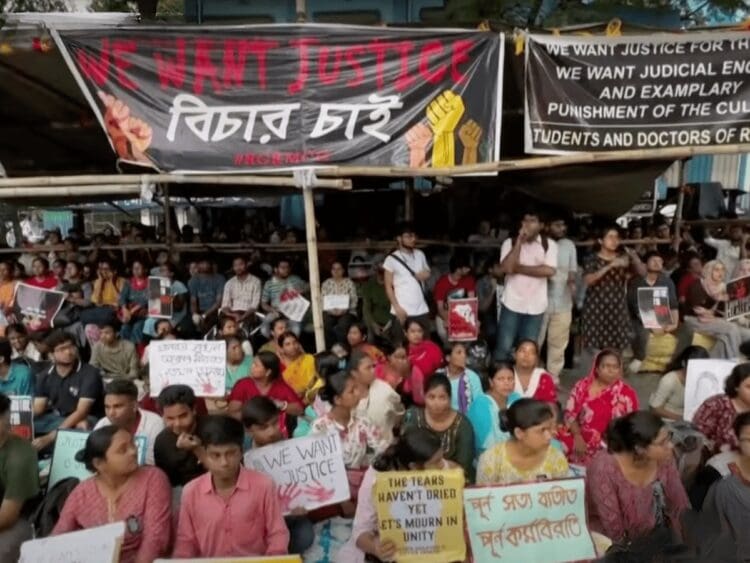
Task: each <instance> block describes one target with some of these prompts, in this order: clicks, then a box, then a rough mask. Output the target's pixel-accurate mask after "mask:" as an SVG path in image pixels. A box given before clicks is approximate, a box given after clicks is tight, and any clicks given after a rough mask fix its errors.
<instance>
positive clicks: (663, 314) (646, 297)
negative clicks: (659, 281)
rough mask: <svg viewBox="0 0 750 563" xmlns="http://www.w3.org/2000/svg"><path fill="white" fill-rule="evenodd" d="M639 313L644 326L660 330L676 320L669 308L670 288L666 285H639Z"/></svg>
mask: <svg viewBox="0 0 750 563" xmlns="http://www.w3.org/2000/svg"><path fill="white" fill-rule="evenodd" d="M638 313H639V314H640V316H641V322H642V323H643V327H644V328H647V329H649V330H659V329H665V328H667V327H668V326H670V325H671V324H672V323H673V322H674V320H673V319H672V310H671V309H670V308H669V290H668V289H667V288H666V287H639V288H638Z"/></svg>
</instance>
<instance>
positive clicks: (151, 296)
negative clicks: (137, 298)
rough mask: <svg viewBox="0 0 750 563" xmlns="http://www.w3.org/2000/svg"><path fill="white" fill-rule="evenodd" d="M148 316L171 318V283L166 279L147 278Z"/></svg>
mask: <svg viewBox="0 0 750 563" xmlns="http://www.w3.org/2000/svg"><path fill="white" fill-rule="evenodd" d="M148 316H149V317H151V318H154V319H171V318H172V282H171V281H169V279H168V278H158V277H150V278H148Z"/></svg>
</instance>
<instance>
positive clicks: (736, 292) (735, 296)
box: [726, 276, 750, 321]
mask: <svg viewBox="0 0 750 563" xmlns="http://www.w3.org/2000/svg"><path fill="white" fill-rule="evenodd" d="M727 295H728V296H729V301H727V310H726V317H727V320H728V321H731V320H734V319H739V318H741V317H744V316H745V315H748V314H750V276H745V277H744V278H737V279H734V280H732V281H730V282H728V283H727Z"/></svg>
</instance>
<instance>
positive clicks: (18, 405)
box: [8, 395, 34, 440]
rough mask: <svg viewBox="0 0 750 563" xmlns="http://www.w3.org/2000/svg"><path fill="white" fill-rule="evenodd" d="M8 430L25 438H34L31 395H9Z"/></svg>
mask: <svg viewBox="0 0 750 563" xmlns="http://www.w3.org/2000/svg"><path fill="white" fill-rule="evenodd" d="M8 398H9V399H10V431H11V432H13V434H15V435H16V436H20V437H21V438H25V439H27V440H33V439H34V411H33V408H32V406H33V405H32V401H33V400H34V399H33V397H31V396H30V395H10V396H9V397H8Z"/></svg>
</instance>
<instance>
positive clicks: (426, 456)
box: [334, 428, 453, 563]
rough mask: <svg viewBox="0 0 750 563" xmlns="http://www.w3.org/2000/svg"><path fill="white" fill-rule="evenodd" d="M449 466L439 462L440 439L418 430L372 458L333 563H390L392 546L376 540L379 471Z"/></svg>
mask: <svg viewBox="0 0 750 563" xmlns="http://www.w3.org/2000/svg"><path fill="white" fill-rule="evenodd" d="M452 466H453V464H451V463H450V462H448V461H446V460H445V459H444V458H443V449H442V447H441V442H440V438H438V437H437V436H436V435H435V434H433V433H432V432H430V431H428V430H425V429H422V428H412V429H411V430H408V431H406V432H404V433H403V434H402V435H401V436H400V437H399V438H398V441H397V442H396V443H395V444H393V445H392V446H391V447H389V448H388V449H387V450H386V451H385V452H383V453H382V454H381V455H380V456H378V457H377V458H375V460H374V461H373V463H372V465H371V466H370V468H369V469H368V470H367V471H366V472H365V475H364V477H363V479H362V486H361V487H360V489H359V501H358V502H357V512H356V513H355V515H354V522H353V523H352V533H351V537H350V539H349V541H348V542H347V543H346V544H345V545H344V547H342V548H341V550H340V551H339V552H338V554H337V556H336V558H335V560H334V561H335V562H336V563H364V562H365V561H392V560H393V558H394V556H395V554H396V545H395V544H394V543H392V542H391V541H388V540H386V541H381V539H380V538H379V537H378V530H379V529H380V526H379V524H378V514H377V509H376V506H375V503H374V498H375V494H374V490H373V489H374V486H375V478H376V477H377V474H378V473H379V472H381V471H422V470H425V469H438V470H439V469H449V468H450V467H452Z"/></svg>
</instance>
